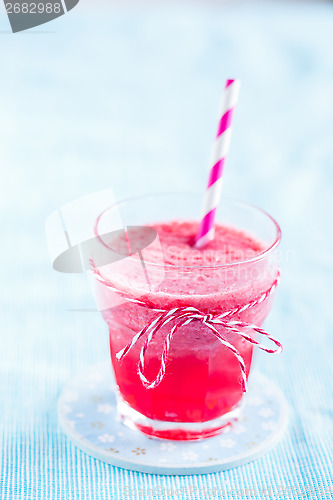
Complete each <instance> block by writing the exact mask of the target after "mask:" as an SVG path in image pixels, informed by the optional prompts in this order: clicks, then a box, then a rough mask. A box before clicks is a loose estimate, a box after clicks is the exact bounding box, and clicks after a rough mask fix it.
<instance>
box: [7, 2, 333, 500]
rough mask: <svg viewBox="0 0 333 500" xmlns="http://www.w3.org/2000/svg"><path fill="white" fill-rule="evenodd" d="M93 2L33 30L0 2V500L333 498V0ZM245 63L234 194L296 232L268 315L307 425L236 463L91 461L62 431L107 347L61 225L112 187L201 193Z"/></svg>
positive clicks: (286, 231) (271, 361)
mask: <svg viewBox="0 0 333 500" xmlns="http://www.w3.org/2000/svg"><path fill="white" fill-rule="evenodd" d="M87 3H88V2H87V1H86V2H84V1H82V3H80V4H79V5H78V6H77V7H76V8H75V9H74V10H73V11H71V13H69V14H67V15H66V16H64V17H63V18H59V19H58V20H56V21H54V22H52V24H51V23H50V24H48V25H45V26H43V27H40V28H38V29H36V30H35V31H36V32H35V33H34V32H33V31H30V32H26V33H22V34H17V35H12V34H10V33H9V32H8V30H9V24H8V20H7V19H6V16H5V13H4V10H3V9H2V10H1V12H0V16H1V20H0V30H1V33H0V60H1V68H2V69H1V79H0V110H1V111H0V113H1V114H0V168H1V184H0V207H1V212H0V214H1V215H0V216H1V226H0V227H1V228H2V238H1V260H0V268H1V276H2V278H1V287H0V294H1V317H2V319H1V349H0V370H1V378H0V384H1V386H0V390H1V393H0V394H1V435H2V448H3V453H2V455H1V457H0V464H1V468H0V470H1V477H0V498H1V499H6V500H7V499H15V500H16V499H44V498H45V499H48V500H52V499H57V500H58V499H59V500H63V499H76V498H80V499H94V500H95V499H109V498H122V497H123V495H124V488H125V487H126V488H127V487H128V488H129V489H130V490H133V494H131V495H130V498H143V496H142V495H140V492H139V490H140V489H141V488H150V491H148V492H147V493H146V497H147V498H171V499H172V498H180V497H179V496H178V495H177V492H175V493H174V494H173V493H172V492H170V493H164V494H162V495H160V494H159V492H158V490H156V488H157V487H160V488H166V489H167V490H169V489H174V490H176V489H177V488H185V489H186V490H187V498H191V499H197V498H204V497H205V496H209V489H210V488H215V487H216V488H217V490H221V489H224V490H225V491H226V494H223V493H222V492H221V493H220V494H218V495H217V496H216V495H215V496H214V495H213V496H211V497H212V498H215V497H217V498H239V499H243V498H264V497H265V495H266V497H267V498H282V497H283V496H284V497H285V498H325V499H326V498H332V495H331V494H330V493H324V492H323V488H326V491H328V489H329V488H331V490H332V491H333V484H332V479H331V478H332V476H333V467H332V453H333V446H332V441H333V406H332V405H333V397H332V396H333V389H332V379H333V373H332V361H331V360H332V355H333V345H332V344H333V342H332V338H331V328H332V285H331V283H332V278H333V272H332V248H333V241H332V195H333V193H332V176H333V174H332V172H333V169H332V161H333V140H332V136H333V56H332V47H333V4H326V5H324V4H323V5H322V4H320V3H316V4H311V5H310V4H309V5H307V4H304V5H302V4H297V5H293V4H290V3H283V2H281V3H278V4H269V5H267V4H265V3H261V4H251V5H248V6H239V7H236V6H235V7H232V6H231V5H230V6H227V7H219V6H218V5H216V4H210V3H207V4H206V5H199V4H195V3H194V4H190V3H182V4H179V5H177V4H173V3H169V4H163V5H161V6H159V7H156V6H154V5H153V4H152V5H146V6H142V5H140V6H138V5H137V6H132V7H123V8H120V7H117V8H116V7H115V6H113V7H110V8H109V9H106V8H104V7H103V8H102V7H97V6H98V5H99V4H96V5H97V6H95V4H92V3H89V5H87ZM234 75H235V76H238V77H240V78H241V79H242V90H241V98H240V102H239V105H238V107H237V112H236V115H235V126H234V135H233V140H232V149H231V152H230V155H229V158H228V163H227V167H226V171H225V184H224V192H225V193H228V194H229V195H231V196H236V197H239V198H242V199H244V200H247V201H250V202H253V203H256V204H258V205H260V206H261V207H262V208H264V209H266V210H267V211H268V212H270V213H271V214H272V215H274V216H275V217H276V218H277V220H278V221H279V223H280V225H281V226H282V229H283V235H284V239H283V247H282V248H283V252H282V272H283V280H282V283H281V286H280V288H279V291H278V293H277V297H276V304H275V308H274V311H272V313H271V315H270V318H269V320H268V322H267V325H266V326H267V329H268V330H269V331H270V332H271V333H272V334H273V335H274V336H277V337H278V338H280V339H281V340H282V342H283V343H284V346H285V352H284V354H283V356H282V357H280V358H277V357H276V358H272V357H270V356H269V355H267V356H265V355H262V356H261V358H260V363H261V370H262V371H263V372H264V373H265V374H266V375H268V376H269V377H270V378H271V379H273V380H274V381H276V382H277V383H278V385H279V386H280V388H281V389H282V390H283V391H284V393H285V395H286V397H287V399H288V401H289V403H290V407H291V412H292V414H291V422H290V427H289V431H288V434H287V435H286V436H285V439H284V440H283V442H281V444H279V445H278V446H277V447H276V448H275V449H274V450H273V451H271V452H270V453H268V454H267V455H265V456H264V457H262V458H261V459H259V460H257V461H255V462H253V463H251V464H249V465H247V466H243V467H240V468H238V469H235V470H231V471H228V472H224V473H215V474H209V475H204V476H192V477H178V478H173V477H163V476H154V475H152V476H150V475H147V474H141V473H132V472H128V471H124V470H122V469H118V468H115V467H111V466H109V465H106V464H103V463H101V462H99V461H97V460H94V459H90V458H89V457H88V456H86V455H84V454H83V453H81V452H80V451H78V450H77V449H76V448H75V447H73V446H72V445H71V444H70V443H69V442H68V441H67V439H66V438H65V437H64V436H63V435H62V434H61V433H60V432H59V430H58V427H57V416H56V401H57V398H58V396H59V393H60V391H61V389H62V387H63V385H64V384H65V383H66V382H67V381H68V380H70V379H71V378H72V377H73V376H74V375H75V374H77V373H78V372H79V371H80V370H84V369H85V368H86V367H87V366H89V365H91V364H92V363H94V362H97V361H99V360H103V359H105V358H106V357H107V349H108V347H107V335H106V331H105V326H104V324H103V323H102V320H101V318H100V317H99V315H97V314H94V313H91V314H88V313H86V314H82V313H81V314H80V313H73V312H69V311H68V309H70V308H71V307H72V306H73V305H77V304H80V305H81V304H82V303H86V302H89V301H90V299H89V297H90V291H89V288H88V285H87V283H86V282H85V281H84V279H83V278H80V277H70V276H63V275H58V274H56V273H55V272H53V271H52V269H51V266H50V263H49V260H48V254H47V248H46V243H45V235H44V221H45V218H46V217H47V215H48V214H49V213H50V212H51V211H52V210H54V209H55V208H58V207H59V206H61V205H62V204H64V203H66V202H68V201H71V200H74V199H76V198H78V197H80V196H83V195H85V194H88V193H92V192H95V191H98V190H100V189H103V188H105V187H112V188H113V189H114V193H115V195H116V197H117V198H118V199H121V198H123V197H128V196H132V195H135V194H142V193H148V192H151V191H166V190H171V189H173V190H179V191H180V190H183V189H184V188H186V189H202V188H203V185H204V183H205V179H206V175H207V161H208V158H209V154H210V148H211V142H212V137H213V136H214V132H215V128H216V120H217V107H218V103H219V99H220V94H221V90H222V87H223V83H224V80H225V79H226V78H228V77H232V76H234ZM279 487H280V488H283V487H294V488H296V489H297V491H296V492H295V493H294V494H293V495H291V496H289V495H286V494H285V495H283V496H281V495H280V494H279V491H280V492H281V489H280V490H279ZM195 488H197V489H195ZM199 488H201V491H200V490H199ZM245 489H254V493H253V494H251V493H248V494H245V495H244V494H242V493H241V490H245ZM152 490H154V491H152ZM127 491H128V489H127ZM136 492H137V493H136Z"/></svg>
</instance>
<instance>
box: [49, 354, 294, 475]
mask: <svg viewBox="0 0 333 500" xmlns="http://www.w3.org/2000/svg"><path fill="white" fill-rule="evenodd" d="M245 397H246V401H245V406H244V411H243V415H242V417H241V419H240V420H239V422H237V423H236V424H235V425H234V426H233V427H232V428H231V429H230V430H229V432H227V433H225V434H221V435H219V436H215V437H211V438H207V439H204V440H202V441H189V442H186V441H185V442H184V441H169V440H165V439H156V438H152V437H148V436H146V435H145V434H143V433H141V432H140V431H137V430H131V429H129V428H128V427H126V426H125V425H124V424H123V423H122V422H121V421H120V420H119V417H118V415H117V409H116V397H115V383H114V379H113V375H112V371H111V367H110V366H109V365H105V364H99V365H96V366H93V367H91V368H90V369H89V370H87V371H85V373H83V374H81V375H80V376H78V377H76V378H75V379H74V380H73V381H71V382H70V383H69V384H68V385H67V386H66V387H65V389H64V390H63V392H62V394H61V396H60V398H59V403H58V414H59V422H60V424H61V426H62V428H63V430H64V432H65V433H66V434H67V436H68V437H69V438H70V440H71V441H72V442H73V443H74V444H75V445H76V446H78V447H79V448H80V449H81V450H82V451H84V452H85V453H87V454H88V455H90V456H92V457H94V458H97V459H99V460H102V461H104V462H107V463H109V464H112V465H116V466H118V467H123V468H125V469H131V470H135V471H140V472H150V473H153V474H176V475H183V474H205V473H209V472H216V471H220V470H225V469H230V468H232V467H236V466H238V465H242V464H245V463H248V462H250V461H252V460H254V459H255V458H257V457H259V456H260V455H262V454H263V453H265V452H266V451H267V450H269V449H270V448H272V446H274V445H275V444H276V443H277V442H278V441H279V440H280V439H281V437H282V436H283V433H284V431H285V429H286V427H287V423H288V406H287V403H286V401H285V398H284V396H283V395H282V393H281V391H280V390H279V389H277V387H276V386H275V385H274V384H273V383H272V382H271V381H270V380H268V379H267V378H266V377H264V376H263V375H261V374H259V373H253V374H252V375H251V380H250V384H249V394H247V395H246V396H245Z"/></svg>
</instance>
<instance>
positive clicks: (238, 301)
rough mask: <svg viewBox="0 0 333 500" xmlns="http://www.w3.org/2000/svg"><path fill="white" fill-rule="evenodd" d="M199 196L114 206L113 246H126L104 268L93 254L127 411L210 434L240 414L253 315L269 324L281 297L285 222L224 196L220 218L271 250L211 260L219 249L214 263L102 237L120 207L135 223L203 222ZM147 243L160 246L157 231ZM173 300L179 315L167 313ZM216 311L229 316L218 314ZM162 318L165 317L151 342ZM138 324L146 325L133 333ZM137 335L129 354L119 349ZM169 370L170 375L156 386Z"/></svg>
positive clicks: (157, 428) (191, 434)
mask: <svg viewBox="0 0 333 500" xmlns="http://www.w3.org/2000/svg"><path fill="white" fill-rule="evenodd" d="M200 202H201V197H200V194H184V193H178V194H162V195H151V196H142V197H137V198H133V199H129V200H125V201H122V202H120V203H117V204H116V205H113V206H111V207H109V208H107V209H106V210H105V211H104V212H103V213H102V214H101V215H100V216H99V218H98V220H97V222H96V232H97V234H98V235H99V237H100V241H101V245H103V248H104V251H106V252H107V251H108V250H110V252H112V253H113V254H116V255H117V253H119V258H116V259H115V258H111V259H110V263H108V264H105V265H103V266H99V267H98V268H97V267H96V266H95V265H94V263H93V261H92V270H93V275H94V276H95V278H96V283H98V287H97V289H96V290H97V291H96V300H97V303H98V305H99V308H100V310H101V311H102V314H103V317H104V319H105V321H106V323H107V325H108V329H109V336H110V350H111V361H112V366H113V370H114V375H115V380H116V383H117V387H118V395H117V397H118V410H119V414H120V416H121V418H122V419H123V421H124V423H125V424H126V425H129V426H130V427H131V428H137V429H140V430H141V431H142V432H144V433H146V434H149V435H151V436H155V437H160V438H167V439H175V440H191V439H201V438H205V437H209V436H212V435H215V434H218V433H219V432H222V431H223V429H226V428H227V427H228V426H230V425H232V423H233V422H234V421H235V420H237V419H238V418H239V415H240V412H241V408H242V403H243V401H244V398H243V396H244V384H246V379H247V378H248V376H249V373H250V369H251V363H252V358H253V350H254V349H256V346H255V345H254V343H252V342H251V341H250V340H256V339H257V338H258V332H256V331H255V330H253V329H251V328H249V327H247V326H246V325H255V326H256V327H258V328H260V327H261V325H262V323H263V321H264V319H265V318H266V316H267V314H268V312H269V310H270V308H271V306H272V301H273V295H274V293H273V292H274V290H275V286H276V284H277V277H278V274H279V272H278V259H277V253H278V252H277V249H278V245H279V242H280V238H281V231H280V228H279V226H278V224H277V223H276V222H275V221H274V219H273V218H272V217H270V216H269V215H268V214H267V213H265V212H264V211H262V210H260V209H258V208H256V207H254V206H251V205H248V204H246V203H243V202H240V201H236V200H233V199H228V198H223V199H222V201H221V204H220V206H219V210H218V216H217V221H218V222H219V223H222V224H223V225H226V226H232V227H234V228H236V229H238V230H241V231H244V232H246V233H247V234H249V235H251V236H252V237H253V238H255V239H256V240H258V241H260V242H261V243H262V244H263V245H264V247H263V250H262V251H261V252H260V253H259V254H257V255H254V256H252V257H250V258H246V259H244V260H238V261H236V262H232V263H228V264H219V263H217V264H214V263H213V264H212V259H211V256H210V259H209V264H207V265H200V266H184V265H179V266H178V265H168V264H165V263H164V260H163V255H162V253H161V259H160V262H156V259H155V261H154V263H152V262H149V261H147V260H145V248H140V245H139V246H138V248H139V250H138V252H136V253H135V254H133V255H130V254H128V256H127V258H122V256H123V254H122V252H121V249H120V248H116V247H117V243H114V241H113V243H112V242H111V243H110V241H109V242H107V241H106V240H105V239H103V235H102V233H103V231H102V230H101V228H102V227H103V225H105V224H104V222H105V220H106V219H107V218H110V217H111V218H112V216H113V212H115V213H116V212H117V214H118V215H117V216H119V214H120V216H121V219H122V222H123V224H124V227H131V228H135V227H138V226H139V227H142V226H146V225H148V226H149V224H154V223H157V222H168V221H171V220H181V221H195V220H196V221H198V222H199V212H198V208H199V209H200ZM138 231H139V232H140V230H139V229H138ZM147 244H148V246H149V245H155V247H156V254H157V253H158V252H160V248H159V243H158V236H156V238H155V239H154V241H153V242H148V243H147ZM143 246H144V245H143ZM221 251H223V249H221ZM111 261H112V262H111ZM188 308H193V310H192V309H188ZM174 309H177V315H178V316H177V315H176V316H177V317H173V316H172V318H173V319H171V320H170V321H168V322H165V318H167V316H165V315H167V314H168V313H169V314H171V315H172V313H173V310H174ZM230 311H232V315H230V314H229V313H230ZM184 312H186V313H188V314H190V312H192V313H193V315H194V316H196V317H194V318H193V319H192V320H191V321H190V322H188V323H186V316H185V317H184V318H182V317H179V315H180V316H181V314H184ZM226 313H227V315H226V316H224V315H225V314H226ZM161 318H162V319H161ZM163 318H164V322H163ZM216 318H220V323H218V322H216V323H214V320H215V319H216ZM154 321H157V322H158V321H159V326H160V327H159V328H158V330H157V331H155V333H154V336H153V338H152V339H151V341H150V343H149V344H148V346H147V338H148V336H149V332H151V331H152V330H153V327H154ZM233 322H234V323H233ZM241 324H243V327H242V326H240V325H241ZM155 325H156V323H155ZM161 325H162V326H161ZM177 325H178V326H177ZM208 325H210V326H213V327H214V328H215V330H217V331H218V333H219V335H220V338H219V336H218V335H216V334H215V332H214V328H210V326H208ZM157 326H158V325H157ZM173 327H175V332H174V333H173V336H172V339H171V340H170V339H169V345H168V346H167V342H168V340H167V337H168V334H170V332H171V330H172V329H173ZM145 328H146V329H147V328H148V330H147V331H145V330H144V329H145ZM139 332H143V333H142V335H141V336H140V337H139V338H138V339H137V340H136V341H135V342H134V340H135V338H136V336H138V334H139ZM240 333H243V334H245V336H242V335H241V334H240ZM259 333H260V331H259ZM246 335H247V336H248V338H246ZM221 338H222V339H224V340H225V342H223V341H221ZM258 340H259V339H258ZM131 342H133V345H132V346H131V347H130V349H128V351H127V352H126V353H125V355H123V357H122V358H121V359H120V355H119V354H118V353H120V352H121V351H122V350H123V349H124V348H125V346H127V345H130V344H131ZM145 343H146V347H145ZM166 347H168V350H167V356H166V358H165V359H164V361H163V352H165V350H166ZM123 354H124V353H123ZM140 360H141V362H142V360H143V363H141V365H140ZM163 362H164V365H163ZM242 363H243V368H242ZM140 366H141V376H140ZM161 370H162V372H163V377H162V380H160V381H159V383H158V384H155V385H154V384H151V386H150V387H148V386H149V383H151V382H152V381H154V380H155V378H156V377H157V378H158V376H159V374H160V375H161ZM142 375H143V376H142ZM144 378H145V379H146V383H144V380H143V379H144ZM244 378H245V382H244Z"/></svg>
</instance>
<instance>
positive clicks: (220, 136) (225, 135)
mask: <svg viewBox="0 0 333 500" xmlns="http://www.w3.org/2000/svg"><path fill="white" fill-rule="evenodd" d="M239 88H240V80H227V82H226V85H225V90H224V93H223V99H222V107H221V110H220V115H219V116H220V117H221V118H220V121H219V126H218V129H217V134H216V139H215V141H214V146H213V151H212V158H211V164H210V172H209V179H208V185H207V189H206V193H205V197H204V202H203V211H202V212H203V213H202V220H201V222H200V225H199V230H198V233H197V237H196V240H195V246H196V247H197V248H202V247H204V246H205V245H206V244H207V243H209V242H210V241H212V240H213V239H214V233H215V229H214V222H215V215H216V210H217V206H218V204H219V201H220V196H221V189H222V174H223V168H224V164H225V159H226V156H227V154H228V151H229V145H230V139H231V123H232V116H233V112H234V109H235V106H236V103H237V100H238V94H239Z"/></svg>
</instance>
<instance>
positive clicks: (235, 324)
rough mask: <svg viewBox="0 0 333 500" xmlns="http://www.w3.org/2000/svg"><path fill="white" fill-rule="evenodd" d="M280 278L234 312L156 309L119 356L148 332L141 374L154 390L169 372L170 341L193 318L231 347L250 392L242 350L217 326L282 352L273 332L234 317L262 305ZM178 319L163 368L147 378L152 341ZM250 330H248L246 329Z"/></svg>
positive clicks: (164, 354)
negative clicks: (259, 337) (265, 341)
mask: <svg viewBox="0 0 333 500" xmlns="http://www.w3.org/2000/svg"><path fill="white" fill-rule="evenodd" d="M279 278H280V273H278V275H277V278H276V280H275V281H274V283H273V284H272V286H271V287H270V288H269V289H268V290H267V291H266V292H264V293H263V294H262V295H261V296H260V297H258V298H257V299H255V300H253V301H252V302H250V303H248V304H246V305H243V306H239V307H236V308H234V309H232V310H230V311H226V312H224V313H222V314H219V315H217V316H213V315H212V314H205V313H203V312H201V311H200V310H199V309H196V308H195V307H175V308H174V309H171V310H169V311H166V310H161V309H154V311H156V312H159V314H158V316H157V317H156V318H155V319H154V320H153V321H152V322H151V323H149V324H148V325H146V326H145V327H144V328H142V330H140V331H139V332H138V333H137V334H136V335H135V336H134V337H133V339H132V340H131V342H129V343H128V344H127V345H126V346H125V347H124V348H123V349H121V350H120V351H119V352H118V353H117V354H116V357H117V359H118V360H119V361H122V360H123V359H124V357H125V356H126V355H127V353H128V352H129V351H130V350H131V349H132V347H133V346H134V345H135V344H136V343H137V342H138V340H139V339H140V338H141V337H143V336H144V335H146V334H147V338H146V340H145V342H144V345H143V346H142V348H141V351H140V356H139V363H138V373H139V376H140V379H141V381H142V383H143V385H144V386H145V387H146V388H147V389H154V388H155V387H157V386H158V385H159V384H160V383H161V382H162V380H163V378H164V376H165V371H166V363H167V359H168V353H169V350H170V344H171V341H172V339H173V336H174V335H175V333H176V332H177V330H178V329H179V328H181V327H183V326H185V325H189V324H190V323H192V322H193V321H200V322H201V323H203V324H204V325H205V326H206V327H207V328H209V329H210V330H211V332H212V334H213V335H215V337H216V338H217V339H218V340H219V341H220V342H221V343H222V344H223V345H224V346H225V347H226V348H227V349H229V350H230V351H231V352H232V353H233V354H234V356H235V357H236V358H237V361H238V363H239V366H240V369H241V374H242V391H243V393H245V392H246V391H247V380H246V368H245V362H244V359H243V357H242V356H241V354H240V353H239V352H238V350H237V349H236V347H235V346H233V345H232V344H231V343H230V342H228V340H227V339H226V338H225V337H224V336H223V335H222V334H221V333H220V332H219V331H218V330H217V326H221V327H222V328H224V329H226V330H227V331H228V332H233V333H235V334H236V335H239V336H240V337H242V338H243V339H245V340H246V341H247V342H250V343H251V344H254V345H255V346H257V347H259V349H262V350H263V351H265V352H268V353H272V354H279V353H281V352H282V349H283V347H282V344H281V343H280V342H279V341H278V340H276V339H275V338H273V337H272V336H271V335H269V334H268V333H267V332H266V331H265V330H263V329H262V328H259V327H258V326H256V325H253V324H250V323H246V322H244V321H238V320H236V319H233V318H234V317H235V316H236V315H237V314H239V313H241V312H243V311H246V310H248V309H251V308H252V307H254V306H256V305H258V304H260V303H261V302H263V301H264V300H265V299H266V298H267V297H268V296H269V295H270V294H272V293H273V292H274V290H275V288H276V287H277V285H278V282H279ZM129 300H130V301H132V302H135V303H138V304H141V305H145V303H144V302H142V301H140V300H138V299H129ZM173 320H175V321H176V324H175V325H174V326H173V327H172V328H171V330H170V331H169V333H168V334H167V336H166V337H165V340H164V347H163V352H162V355H161V366H160V369H159V371H158V373H157V375H156V377H155V378H154V380H148V379H147V377H146V376H145V374H144V371H145V355H146V353H147V350H148V348H149V345H150V343H151V342H152V341H153V339H154V338H155V336H156V335H157V333H158V332H159V330H160V329H161V328H162V327H163V326H165V325H167V324H168V323H170V322H171V321H173ZM244 330H246V331H247V332H248V333H246V332H244ZM250 333H252V334H254V333H258V334H260V335H263V336H265V337H267V338H268V339H269V340H271V341H272V342H273V343H274V344H275V346H276V348H273V349H269V348H267V347H265V346H264V345H262V344H260V343H259V342H258V341H256V340H255V339H254V338H252V337H251V335H250Z"/></svg>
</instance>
